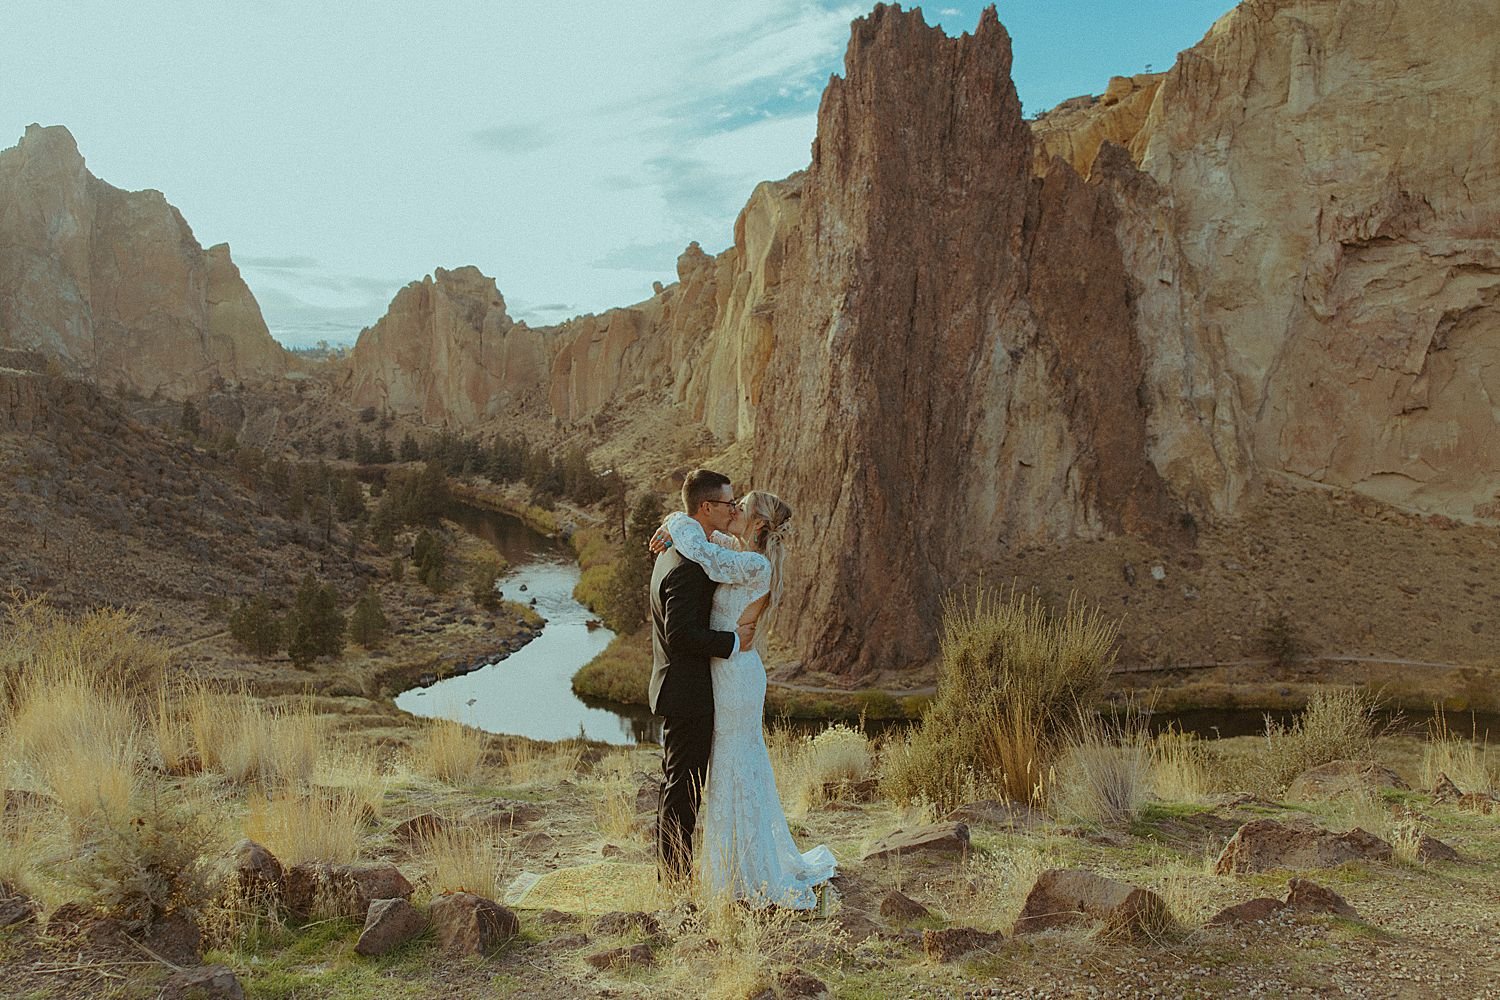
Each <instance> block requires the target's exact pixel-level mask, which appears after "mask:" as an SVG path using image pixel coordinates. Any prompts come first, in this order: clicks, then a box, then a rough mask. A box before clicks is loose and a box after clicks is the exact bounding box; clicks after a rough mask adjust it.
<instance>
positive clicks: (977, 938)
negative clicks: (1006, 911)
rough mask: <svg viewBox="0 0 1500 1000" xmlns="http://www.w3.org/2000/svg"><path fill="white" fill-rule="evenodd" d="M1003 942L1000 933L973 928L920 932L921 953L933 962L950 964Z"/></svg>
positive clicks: (1003, 938) (1003, 937)
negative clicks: (956, 959) (972, 952)
mask: <svg viewBox="0 0 1500 1000" xmlns="http://www.w3.org/2000/svg"><path fill="white" fill-rule="evenodd" d="M1004 941H1005V935H1004V934H1002V933H1001V932H1000V931H981V930H976V929H974V928H973V927H944V928H942V929H941V930H935V931H934V930H925V931H923V932H922V952H923V954H925V955H926V956H927V957H928V958H930V959H932V960H933V961H934V962H951V961H953V960H954V959H955V958H961V957H963V956H964V955H967V954H968V953H969V952H971V951H979V950H981V949H985V948H994V947H995V946H996V945H999V944H1001V943H1002V942H1004Z"/></svg>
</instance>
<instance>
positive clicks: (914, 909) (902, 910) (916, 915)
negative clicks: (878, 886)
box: [880, 889, 932, 923]
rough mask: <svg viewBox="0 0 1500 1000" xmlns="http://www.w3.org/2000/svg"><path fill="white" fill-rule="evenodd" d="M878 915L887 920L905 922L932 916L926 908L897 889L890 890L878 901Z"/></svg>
mask: <svg viewBox="0 0 1500 1000" xmlns="http://www.w3.org/2000/svg"><path fill="white" fill-rule="evenodd" d="M880 915H881V916H882V917H885V918H886V919H887V920H896V921H900V922H903V923H904V922H907V921H911V920H921V919H922V918H923V917H930V916H932V914H931V913H929V912H928V910H927V907H925V906H923V905H922V904H921V903H919V902H917V901H916V900H915V899H912V898H911V897H910V896H908V895H907V894H906V893H904V892H902V891H901V890H899V889H892V890H891V891H890V892H888V893H886V894H885V898H884V899H882V900H881V901H880Z"/></svg>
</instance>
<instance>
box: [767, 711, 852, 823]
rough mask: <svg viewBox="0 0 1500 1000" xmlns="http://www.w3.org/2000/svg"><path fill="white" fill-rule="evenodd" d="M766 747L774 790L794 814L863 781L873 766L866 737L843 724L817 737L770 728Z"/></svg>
mask: <svg viewBox="0 0 1500 1000" xmlns="http://www.w3.org/2000/svg"><path fill="white" fill-rule="evenodd" d="M766 744H767V748H768V749H769V750H770V752H771V762H772V765H773V766H774V767H775V769H776V788H777V790H778V791H779V792H780V794H781V799H782V802H783V804H784V805H785V806H786V808H787V810H788V811H789V812H790V813H792V814H793V815H803V814H805V813H806V812H807V810H808V808H809V807H811V806H814V805H817V804H818V803H820V802H824V801H827V800H828V799H829V798H830V797H834V796H837V795H838V794H839V792H840V791H843V790H846V789H847V788H848V787H849V786H851V785H854V784H856V783H858V782H861V781H864V780H865V779H866V778H868V777H870V774H871V773H872V772H873V770H874V767H875V754H874V751H873V750H872V749H871V747H870V740H869V738H868V737H867V736H865V734H864V733H862V732H860V731H859V730H858V729H854V728H852V727H850V726H846V725H844V724H843V723H835V724H834V725H831V726H829V727H828V728H827V729H824V730H823V731H822V732H820V733H818V734H817V735H816V736H800V735H798V734H797V733H796V732H794V731H792V730H789V729H783V728H779V727H777V728H773V729H771V730H770V732H769V734H768V736H767V740H766Z"/></svg>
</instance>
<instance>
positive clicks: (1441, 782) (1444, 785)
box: [1432, 774, 1464, 802]
mask: <svg viewBox="0 0 1500 1000" xmlns="http://www.w3.org/2000/svg"><path fill="white" fill-rule="evenodd" d="M1463 797H1464V793H1463V792H1461V791H1459V788H1458V786H1457V785H1455V784H1454V783H1453V779H1452V778H1450V777H1448V775H1446V774H1439V775H1438V776H1437V779H1436V780H1435V781H1433V783H1432V801H1434V802H1457V801H1458V800H1459V799H1461V798H1463Z"/></svg>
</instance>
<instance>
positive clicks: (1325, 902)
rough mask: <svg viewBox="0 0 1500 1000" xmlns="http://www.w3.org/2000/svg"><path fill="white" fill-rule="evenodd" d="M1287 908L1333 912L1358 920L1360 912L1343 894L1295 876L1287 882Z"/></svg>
mask: <svg viewBox="0 0 1500 1000" xmlns="http://www.w3.org/2000/svg"><path fill="white" fill-rule="evenodd" d="M1286 906H1287V909H1289V910H1291V911H1292V912H1293V913H1332V914H1335V915H1337V916H1340V917H1348V918H1350V919H1351V920H1358V919H1359V914H1358V913H1357V912H1355V910H1354V907H1352V906H1350V905H1349V904H1348V902H1347V901H1345V899H1344V897H1343V896H1340V895H1339V894H1338V893H1336V892H1334V891H1333V890H1332V889H1328V888H1325V887H1323V886H1321V885H1319V884H1318V883H1316V882H1309V881H1308V880H1307V879H1305V878H1294V879H1292V880H1291V882H1289V883H1288V884H1287V894H1286Z"/></svg>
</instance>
